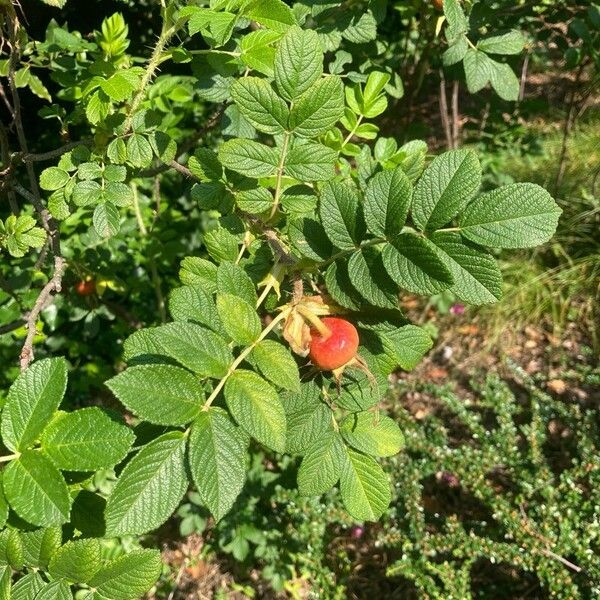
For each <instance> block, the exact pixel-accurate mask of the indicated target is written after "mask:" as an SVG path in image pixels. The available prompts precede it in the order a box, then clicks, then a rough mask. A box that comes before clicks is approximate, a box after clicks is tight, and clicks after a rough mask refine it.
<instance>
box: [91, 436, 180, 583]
mask: <svg viewBox="0 0 600 600" xmlns="http://www.w3.org/2000/svg"><path fill="white" fill-rule="evenodd" d="M185 443H186V437H185V436H184V434H183V433H181V432H180V431H171V432H169V433H166V434H164V435H162V436H160V437H158V438H156V439H155V440H153V441H152V442H150V443H149V444H147V445H146V446H144V447H143V448H142V449H141V450H140V451H139V452H138V454H136V455H135V456H134V457H133V458H132V459H131V461H129V462H128V463H127V465H126V466H125V468H124V469H123V471H122V472H121V475H120V476H119V479H118V480H117V484H116V485H115V487H114V489H113V491H112V493H111V495H110V496H109V497H108V502H107V503H106V513H105V514H106V532H107V535H108V536H109V537H112V536H117V535H134V534H142V533H147V532H148V531H151V530H152V529H156V528H157V527H159V526H160V525H162V524H163V523H164V522H165V521H166V520H167V519H168V518H169V517H170V516H171V515H172V514H173V512H174V511H175V509H176V508H177V506H178V504H179V503H180V502H181V499H182V498H183V495H184V494H185V492H186V490H187V488H188V480H187V475H186V469H185V464H184V457H185ZM99 576H100V573H98V574H97V575H96V577H95V578H94V580H93V581H92V582H90V585H92V586H93V587H99V586H98V585H97V583H96V581H97V579H98V577H99Z"/></svg>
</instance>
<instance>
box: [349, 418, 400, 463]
mask: <svg viewBox="0 0 600 600" xmlns="http://www.w3.org/2000/svg"><path fill="white" fill-rule="evenodd" d="M340 432H341V434H342V436H343V438H344V439H345V440H346V442H347V443H348V444H350V445H351V446H352V447H354V448H355V449H356V450H359V451H360V452H364V453H365V454H370V455H372V456H394V454H398V452H400V450H401V448H402V446H404V436H403V435H402V432H401V431H400V428H399V427H398V425H397V424H396V423H395V422H394V421H393V420H392V419H390V418H389V417H386V416H384V415H380V414H379V413H373V412H359V413H354V414H352V415H348V416H347V417H346V418H345V419H344V420H343V421H342V422H341V423H340Z"/></svg>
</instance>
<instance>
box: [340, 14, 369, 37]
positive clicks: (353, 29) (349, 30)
mask: <svg viewBox="0 0 600 600" xmlns="http://www.w3.org/2000/svg"><path fill="white" fill-rule="evenodd" d="M342 36H343V37H344V38H345V39H347V40H348V41H349V42H352V43H353V44H366V43H367V42H370V41H372V40H374V39H376V37H377V21H376V20H375V17H374V16H373V14H372V13H371V12H370V11H368V12H362V11H361V12H359V13H357V14H356V15H355V16H354V17H353V19H352V21H351V22H350V23H349V25H348V26H347V27H344V28H343V29H342Z"/></svg>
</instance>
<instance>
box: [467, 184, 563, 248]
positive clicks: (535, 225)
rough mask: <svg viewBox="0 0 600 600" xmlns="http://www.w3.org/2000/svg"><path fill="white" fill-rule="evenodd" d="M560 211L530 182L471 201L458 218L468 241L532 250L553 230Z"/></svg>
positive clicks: (497, 190) (542, 189)
mask: <svg viewBox="0 0 600 600" xmlns="http://www.w3.org/2000/svg"><path fill="white" fill-rule="evenodd" d="M561 213H562V210H561V209H560V208H559V207H558V205H557V204H556V202H555V201H554V200H553V199H552V196H550V194H549V193H548V192H547V191H546V190H545V189H544V188H542V187H540V186H539V185H535V184H533V183H512V184H509V185H504V186H502V187H500V188H498V189H496V190H493V191H491V192H488V193H487V194H483V195H482V196H480V197H479V198H477V199H476V200H474V201H473V202H472V203H471V204H470V205H469V206H468V207H467V209H466V210H465V212H464V213H463V215H462V217H461V219H460V227H461V229H460V231H461V234H462V235H464V236H465V237H466V238H468V239H469V240H471V241H473V242H475V243H476V244H481V245H483V246H490V247H492V248H531V247H533V246H538V245H539V244H543V243H545V242H547V241H548V240H549V239H550V238H551V237H552V236H553V235H554V232H555V231H556V226H557V224H558V218H559V217H560V215H561Z"/></svg>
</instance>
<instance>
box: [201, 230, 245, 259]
mask: <svg viewBox="0 0 600 600" xmlns="http://www.w3.org/2000/svg"><path fill="white" fill-rule="evenodd" d="M238 244H239V241H238V238H237V237H236V236H235V235H234V234H233V233H231V232H230V231H228V230H227V229H225V228H224V227H218V228H217V229H211V230H210V231H207V232H206V233H205V234H204V245H205V246H206V250H207V252H208V254H209V256H210V257H211V258H212V259H213V260H215V261H216V262H218V263H220V262H222V261H230V262H234V261H235V260H236V259H237V256H238Z"/></svg>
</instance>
